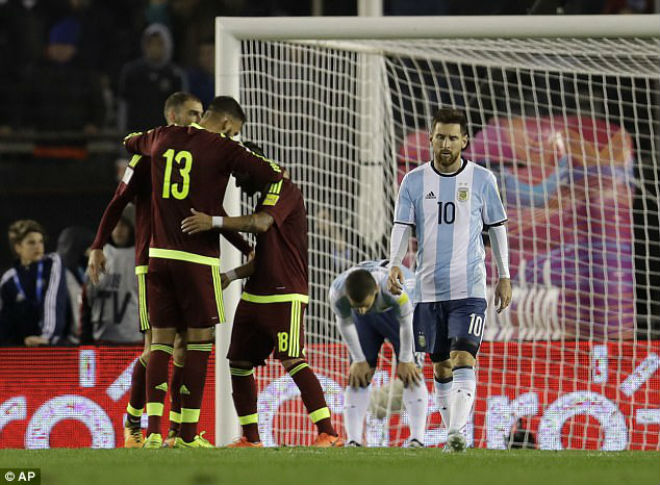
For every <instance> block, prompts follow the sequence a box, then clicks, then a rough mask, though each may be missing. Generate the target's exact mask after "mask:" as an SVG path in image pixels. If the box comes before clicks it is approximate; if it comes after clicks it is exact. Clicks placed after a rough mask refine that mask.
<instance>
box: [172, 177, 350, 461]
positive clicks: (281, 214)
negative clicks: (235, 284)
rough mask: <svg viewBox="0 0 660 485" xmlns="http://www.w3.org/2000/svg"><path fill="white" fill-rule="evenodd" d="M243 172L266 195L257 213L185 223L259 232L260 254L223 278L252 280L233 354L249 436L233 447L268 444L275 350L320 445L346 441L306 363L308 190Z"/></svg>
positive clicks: (246, 187) (192, 230)
mask: <svg viewBox="0 0 660 485" xmlns="http://www.w3.org/2000/svg"><path fill="white" fill-rule="evenodd" d="M235 176H236V185H238V186H239V187H240V188H241V189H242V191H243V192H244V193H246V194H247V195H250V196H251V195H253V194H255V193H256V192H261V197H260V198H259V199H258V201H257V204H256V207H255V209H254V214H251V215H246V216H240V217H213V218H211V217H210V216H208V215H207V214H203V213H199V212H195V215H193V216H190V217H188V218H186V219H185V220H184V221H183V224H182V226H181V227H182V230H183V231H184V232H186V233H188V234H193V235H194V234H196V233H198V232H200V231H206V230H209V229H211V227H218V228H223V229H229V230H232V231H245V232H252V233H255V234H256V235H257V244H256V249H255V251H256V253H255V257H254V259H253V260H252V261H250V262H249V263H248V264H246V265H243V266H240V267H238V268H236V269H235V270H233V271H229V272H228V273H227V274H226V275H223V277H224V279H225V281H224V282H223V284H225V285H227V284H229V283H231V281H234V280H236V279H242V278H249V279H248V281H247V283H246V285H245V291H244V292H243V295H242V296H241V301H240V302H239V304H238V307H237V309H236V316H235V317H234V325H233V328H232V333H231V341H230V344H229V352H228V354H227V358H228V359H229V368H230V372H231V381H232V388H233V391H234V393H233V398H234V406H235V407H236V412H237V413H238V419H239V422H240V424H241V426H242V428H243V436H242V437H241V438H240V439H239V440H238V441H236V442H235V443H233V444H231V445H229V446H230V447H235V448H245V447H260V446H262V444H261V440H260V438H259V429H258V425H257V423H258V416H257V384H256V381H255V378H254V367H255V366H258V365H264V364H265V359H266V358H267V357H268V356H269V355H270V354H271V352H273V349H274V350H275V351H274V353H273V357H274V358H275V359H278V360H279V361H280V362H281V363H282V365H283V366H284V368H285V369H286V371H287V372H288V373H289V375H290V376H291V378H292V379H293V381H294V382H295V383H296V385H297V386H298V388H299V389H300V395H301V397H302V400H303V403H304V404H305V407H306V409H307V412H308V413H309V417H310V419H311V420H312V422H313V423H314V424H315V425H316V428H317V429H318V433H319V434H318V436H317V438H316V440H315V441H314V444H313V446H317V447H331V446H333V447H338V446H343V441H342V439H341V438H340V437H339V436H338V434H337V432H336V431H335V429H334V427H333V426H332V423H331V421H330V410H329V409H328V406H327V404H326V401H325V396H324V395H323V389H322V388H321V385H320V383H319V381H318V379H317V378H316V375H314V372H313V371H312V369H311V368H310V367H309V364H308V363H307V361H306V360H305V353H304V345H305V327H304V323H303V322H304V313H305V308H306V306H307V303H308V301H309V296H308V276H307V214H306V211H305V203H304V200H303V196H302V193H301V192H300V189H298V187H296V186H295V184H293V182H291V181H290V180H288V179H283V180H282V181H281V182H278V183H275V184H269V185H265V184H260V183H259V182H258V181H256V180H254V178H253V177H248V176H246V175H245V174H241V173H235Z"/></svg>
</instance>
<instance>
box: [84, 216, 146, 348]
mask: <svg viewBox="0 0 660 485" xmlns="http://www.w3.org/2000/svg"><path fill="white" fill-rule="evenodd" d="M110 238H111V244H106V245H105V246H104V247H103V252H104V253H105V256H106V263H105V273H104V274H103V276H102V277H101V280H100V282H99V284H98V285H91V284H86V285H85V286H84V289H83V292H82V295H83V297H82V313H81V321H82V327H83V336H84V341H85V342H89V341H90V340H92V339H93V340H94V341H96V342H104V343H113V344H141V343H142V333H140V325H139V322H138V315H139V312H138V285H137V278H135V207H134V206H133V205H127V206H126V208H125V209H124V212H123V213H122V216H121V218H120V219H119V222H118V223H117V225H116V226H115V228H114V229H113V230H112V234H111V236H110Z"/></svg>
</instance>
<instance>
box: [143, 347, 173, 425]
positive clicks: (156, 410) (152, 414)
mask: <svg viewBox="0 0 660 485" xmlns="http://www.w3.org/2000/svg"><path fill="white" fill-rule="evenodd" d="M173 353H174V349H173V348H172V346H171V345H166V344H151V355H150V356H149V363H148V364H147V416H148V417H149V425H148V426H147V436H149V435H150V434H153V433H157V434H161V429H160V421H161V417H162V416H163V408H164V404H163V403H164V402H165V394H166V393H167V373H168V370H169V363H170V356H171V355H172V354H173Z"/></svg>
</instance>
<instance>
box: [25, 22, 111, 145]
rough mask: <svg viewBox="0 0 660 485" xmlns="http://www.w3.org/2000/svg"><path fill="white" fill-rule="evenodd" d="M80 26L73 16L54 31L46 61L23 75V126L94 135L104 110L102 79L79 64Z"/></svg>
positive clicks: (56, 25) (101, 121)
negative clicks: (81, 131)
mask: <svg viewBox="0 0 660 485" xmlns="http://www.w3.org/2000/svg"><path fill="white" fill-rule="evenodd" d="M79 38H80V24H79V23H78V21H77V20H75V19H74V18H73V17H67V18H65V19H63V20H60V21H59V22H57V23H56V24H55V25H54V26H53V27H52V28H51V29H50V33H49V37H48V39H49V40H48V46H47V48H46V59H45V60H44V61H43V62H42V63H40V64H38V65H37V66H35V67H33V68H28V69H27V70H26V72H25V74H24V92H23V96H22V112H23V114H24V116H23V120H22V124H23V125H24V126H27V127H30V128H34V129H37V130H46V131H66V130H69V131H79V130H83V131H84V132H85V133H87V134H93V133H96V132H97V131H98V129H99V128H100V127H101V125H102V124H103V120H104V116H105V107H104V101H103V93H102V89H101V82H100V78H99V76H98V75H97V74H96V73H95V72H93V71H92V70H90V69H87V68H85V67H82V66H80V65H79V64H78V62H77V53H78V41H79Z"/></svg>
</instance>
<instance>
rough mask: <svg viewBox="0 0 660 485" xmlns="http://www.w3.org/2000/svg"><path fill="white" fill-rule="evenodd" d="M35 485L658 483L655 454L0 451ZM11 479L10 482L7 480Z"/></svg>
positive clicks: (659, 465) (3, 461) (1, 463)
mask: <svg viewBox="0 0 660 485" xmlns="http://www.w3.org/2000/svg"><path fill="white" fill-rule="evenodd" d="M16 467H25V468H41V477H42V480H41V483H42V484H43V485H60V484H117V485H119V484H130V485H151V484H154V485H166V484H177V485H180V484H190V485H213V484H217V485H221V484H227V485H241V484H245V485H248V484H249V485H258V484H268V485H278V484H282V485H325V484H328V485H330V484H332V485H334V484H351V485H352V484H356V485H358V484H369V485H389V484H391V485H407V484H410V485H425V484H434V485H442V484H460V485H471V484H488V485H496V484H515V485H525V484H534V485H540V484H598V485H609V484H625V485H636V484H648V485H658V484H660V453H658V452H609V453H606V452H597V451H593V452H587V451H561V452H552V451H532V450H517V451H491V450H468V452H466V453H463V454H445V453H441V452H440V450H439V449H437V448H434V449H431V448H428V449H395V448H393V449H384V448H361V449H355V448H350V449H314V448H278V449H257V450H255V449H247V450H246V449H238V450H236V449H233V450H229V449H221V448H219V449H213V450H168V449H163V450H126V449H117V450H90V449H53V450H29V451H28V450H1V451H0V468H16ZM15 483H16V482H15Z"/></svg>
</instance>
